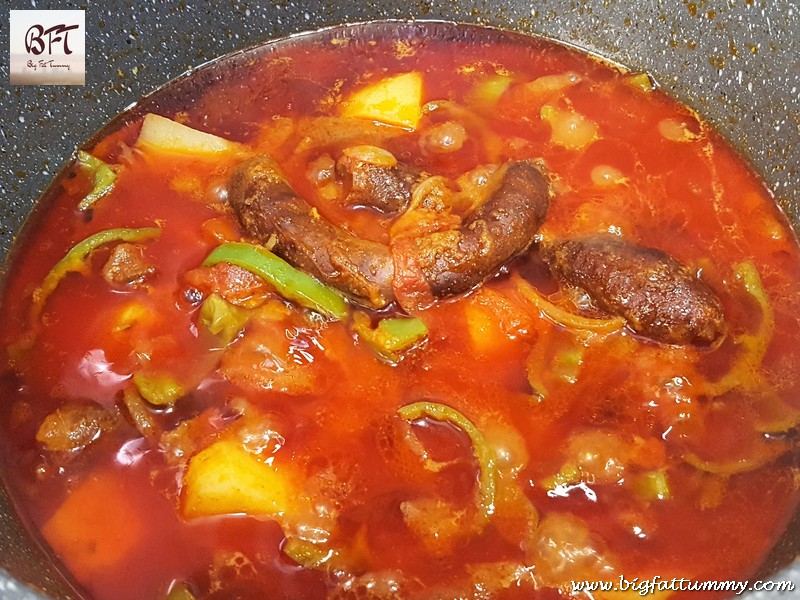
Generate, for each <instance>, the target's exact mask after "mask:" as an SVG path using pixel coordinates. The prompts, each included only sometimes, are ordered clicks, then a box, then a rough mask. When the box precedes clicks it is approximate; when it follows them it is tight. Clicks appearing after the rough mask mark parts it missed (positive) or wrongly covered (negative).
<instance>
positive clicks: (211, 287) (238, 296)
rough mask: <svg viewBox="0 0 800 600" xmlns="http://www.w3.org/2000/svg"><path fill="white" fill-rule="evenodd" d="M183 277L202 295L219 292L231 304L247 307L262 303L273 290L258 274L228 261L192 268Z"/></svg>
mask: <svg viewBox="0 0 800 600" xmlns="http://www.w3.org/2000/svg"><path fill="white" fill-rule="evenodd" d="M184 279H185V280H186V283H187V284H188V285H190V286H192V287H193V288H194V289H196V290H199V291H200V292H201V293H202V294H203V296H206V297H208V296H210V295H211V294H219V295H220V296H221V297H222V298H224V299H225V300H227V301H228V302H230V303H231V304H235V305H237V306H245V307H248V308H249V307H254V306H258V305H260V304H261V303H263V302H264V300H265V299H266V297H267V296H268V295H269V294H270V293H271V292H272V291H273V287H272V286H271V285H270V284H268V283H267V282H266V281H264V280H263V279H262V278H261V277H259V276H258V275H255V274H254V273H251V272H250V271H248V270H247V269H245V268H244V267H240V266H238V265H232V264H230V263H217V264H216V265H213V266H210V267H198V268H197V269H192V270H191V271H188V272H187V273H186V275H185V276H184Z"/></svg>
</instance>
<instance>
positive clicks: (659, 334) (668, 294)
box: [539, 234, 725, 345]
mask: <svg viewBox="0 0 800 600" xmlns="http://www.w3.org/2000/svg"><path fill="white" fill-rule="evenodd" d="M539 253H540V255H541V256H542V258H543V259H544V261H545V262H546V263H547V265H548V266H549V267H550V270H551V272H552V273H553V275H555V277H556V278H557V279H559V280H561V281H562V282H566V283H568V284H571V285H574V286H576V287H578V288H580V289H582V290H584V291H585V292H586V293H588V294H589V296H591V298H592V300H593V301H594V303H595V305H596V306H597V307H598V308H600V309H601V310H604V311H606V312H607V313H610V314H613V315H619V316H621V317H624V318H625V319H626V320H627V321H628V325H629V326H630V327H631V329H633V331H635V332H636V333H639V334H641V335H643V336H645V337H649V338H651V339H653V340H656V341H659V342H665V343H668V344H698V345H708V344H712V343H713V342H715V341H717V340H718V339H720V338H721V336H722V335H723V334H724V332H725V319H724V314H723V310H722V303H721V302H720V300H719V298H718V297H717V295H716V294H715V293H714V291H713V290H712V289H711V288H710V287H709V286H708V285H707V284H706V283H705V282H704V281H703V280H702V279H700V278H699V277H697V275H696V274H695V273H693V272H692V270H691V269H689V267H687V266H686V265H684V264H682V263H681V262H679V261H677V260H676V259H674V258H673V257H671V256H670V255H668V254H666V253H665V252H662V251H661V250H657V249H655V248H649V247H645V246H639V245H636V244H633V243H631V242H628V241H625V240H623V239H621V238H619V237H616V236H613V235H605V234H601V235H592V236H588V237H580V238H574V239H566V240H559V241H551V240H548V241H544V242H542V244H540V247H539Z"/></svg>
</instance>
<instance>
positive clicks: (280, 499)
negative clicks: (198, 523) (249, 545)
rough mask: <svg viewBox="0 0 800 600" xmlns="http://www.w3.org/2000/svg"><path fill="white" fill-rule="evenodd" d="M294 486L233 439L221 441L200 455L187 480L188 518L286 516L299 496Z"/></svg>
mask: <svg viewBox="0 0 800 600" xmlns="http://www.w3.org/2000/svg"><path fill="white" fill-rule="evenodd" d="M296 492H297V490H295V486H294V483H293V482H292V481H291V480H290V478H289V477H287V475H286V474H284V473H280V472H279V471H278V469H277V468H276V467H274V466H272V465H267V464H266V463H263V462H261V461H260V460H258V458H256V457H255V456H254V455H252V454H250V453H249V452H247V451H246V450H245V449H244V448H243V447H242V446H241V444H239V443H237V442H235V441H233V440H221V441H219V442H216V443H214V444H212V445H211V446H209V447H208V448H206V449H205V450H203V451H201V452H199V453H198V454H196V455H195V456H194V457H193V458H192V460H191V461H190V462H189V468H188V469H187V471H186V475H185V477H184V486H183V515H184V517H186V518H190V519H191V518H195V517H207V516H212V515H224V514H237V513H245V514H249V515H270V516H282V515H285V514H286V513H287V512H290V511H291V509H292V502H293V498H295V497H296V496H297V493H296Z"/></svg>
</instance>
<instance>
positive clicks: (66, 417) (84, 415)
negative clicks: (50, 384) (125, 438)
mask: <svg viewBox="0 0 800 600" xmlns="http://www.w3.org/2000/svg"><path fill="white" fill-rule="evenodd" d="M116 424H117V413H116V412H114V411H111V410H109V409H107V408H104V407H102V406H100V405H98V404H93V403H89V402H74V403H69V404H66V405H65V406H62V407H61V408H59V409H57V410H55V411H54V412H52V413H50V414H49V415H47V417H45V419H44V421H42V424H41V425H40V426H39V430H38V431H37V432H36V441H37V442H39V444H41V445H42V447H43V448H44V449H45V450H48V451H50V452H73V451H77V450H81V449H83V448H85V447H86V446H88V445H89V444H91V443H92V442H94V441H95V440H97V439H98V438H99V437H100V435H101V434H103V433H104V432H107V431H109V430H111V429H113V428H114V427H115V426H116Z"/></svg>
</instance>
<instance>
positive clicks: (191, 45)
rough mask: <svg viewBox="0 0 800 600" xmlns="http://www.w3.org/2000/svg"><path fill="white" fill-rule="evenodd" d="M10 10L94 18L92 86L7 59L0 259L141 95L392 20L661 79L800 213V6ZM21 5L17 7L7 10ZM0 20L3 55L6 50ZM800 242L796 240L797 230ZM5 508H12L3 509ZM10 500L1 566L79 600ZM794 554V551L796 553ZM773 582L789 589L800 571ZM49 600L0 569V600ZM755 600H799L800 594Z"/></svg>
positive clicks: (380, 4) (344, 0)
mask: <svg viewBox="0 0 800 600" xmlns="http://www.w3.org/2000/svg"><path fill="white" fill-rule="evenodd" d="M4 4H6V6H7V8H14V9H30V8H42V9H44V8H61V9H85V10H86V11H87V12H86V25H87V38H86V43H87V75H86V85H85V86H83V87H81V86H76V87H61V86H29V87H12V86H10V85H9V83H8V80H9V72H8V60H7V58H8V55H7V54H5V57H4V59H3V60H2V61H0V65H2V66H0V85H2V88H1V91H0V138H1V140H2V141H0V196H1V200H0V255H5V253H6V251H7V249H8V248H9V247H10V245H11V242H12V240H13V238H14V234H15V232H16V231H17V230H18V228H19V226H20V225H21V223H22V221H23V219H24V217H25V215H26V214H27V213H28V211H29V209H30V207H31V205H32V203H33V202H34V200H35V199H36V198H37V197H38V195H39V194H40V193H41V191H42V190H43V189H44V188H45V186H46V185H47V184H48V182H49V181H50V180H51V179H52V177H53V176H54V175H55V173H56V172H57V171H58V170H59V169H60V168H61V167H62V166H63V165H64V164H65V163H66V162H67V161H68V160H69V159H70V156H71V154H72V153H73V152H74V150H75V148H76V147H77V146H80V145H81V144H82V143H83V142H84V141H85V140H86V139H87V138H89V137H90V136H91V134H92V133H93V132H95V131H96V130H97V129H99V128H100V127H101V126H103V125H104V124H105V123H106V122H107V121H108V120H110V119H111V118H112V117H113V116H114V115H116V114H117V113H119V112H121V111H122V110H123V109H125V108H126V107H127V106H129V105H130V104H131V103H133V102H136V101H137V100H138V99H139V98H140V97H141V96H142V95H144V94H146V93H148V92H151V91H152V90H154V89H155V88H156V87H158V86H159V85H161V84H163V83H165V82H166V81H168V80H169V79H171V78H173V77H175V76H177V75H179V74H181V73H182V72H184V71H186V70H187V69H189V68H191V67H194V66H197V65H200V64H202V63H203V62H205V61H207V60H210V59H212V58H215V57H217V56H219V55H222V54H225V53H227V52H229V51H232V50H235V49H239V48H242V47H245V46H249V45H252V44H255V43H259V42H262V41H265V40H268V39H272V38H275V37H279V36H281V35H285V34H289V33H294V32H298V31H303V30H308V29H315V28H318V27H320V26H324V25H332V24H336V23H342V22H354V21H363V20H371V19H383V18H424V19H447V20H456V21H465V22H473V23H486V24H491V25H495V26H500V27H507V28H512V29H516V30H519V31H522V32H525V33H538V34H543V35H547V36H549V37H552V38H555V39H558V40H562V41H566V42H569V43H572V44H575V45H577V46H580V47H583V48H586V49H588V50H592V51H595V52H597V53H598V54H601V55H604V56H606V57H609V58H611V59H614V60H616V61H618V62H621V63H624V64H626V65H628V66H630V67H632V68H635V69H640V70H646V71H649V72H650V73H652V74H653V75H654V76H655V78H656V80H657V81H658V82H659V83H660V84H661V85H662V87H664V88H665V89H667V90H668V91H670V92H671V93H673V94H674V95H675V96H677V97H678V98H680V99H681V100H684V101H685V102H687V103H688V104H690V105H691V106H693V107H694V108H696V109H697V110H698V111H699V112H700V113H701V114H702V115H704V116H705V117H707V118H708V119H709V120H711V121H712V122H713V123H714V124H716V126H717V127H718V128H719V129H720V130H721V131H722V132H723V133H724V134H725V135H727V137H729V138H730V139H731V140H733V142H734V143H735V144H736V145H737V146H738V147H739V148H740V150H741V151H742V152H743V153H744V154H745V155H746V156H748V158H750V160H751V161H752V163H753V164H754V165H755V167H756V169H757V170H758V171H759V172H760V173H761V174H762V176H763V177H764V178H765V180H766V181H767V183H768V184H769V185H770V187H771V188H772V189H773V190H774V192H775V195H776V198H777V199H778V201H779V202H780V203H781V205H782V206H783V207H784V208H785V209H786V210H787V212H788V213H790V214H791V215H794V216H797V215H798V214H799V213H800V210H798V207H800V184H799V183H798V169H799V168H800V167H799V166H798V165H800V4H798V3H797V2H793V1H787V0H669V1H667V0H648V1H646V2H645V1H642V2H623V1H617V0H527V1H520V0H485V1H481V0H450V1H434V0H415V1H414V2H412V3H411V4H407V3H405V2H389V1H383V0H381V1H371V2H364V1H359V0H340V1H339V2H336V3H332V2H321V1H319V0H313V1H311V2H306V3H299V2H298V3H295V2H290V1H287V0H271V1H268V2H263V3H259V2H237V1H227V2H213V3H212V2H192V1H191V0H184V1H182V2H163V1H159V0H151V1H148V2H144V1H143V2H130V1H116V0H112V1H108V2H103V3H99V2H97V3H93V4H91V5H89V6H87V5H84V4H81V3H77V2H67V1H55V2H43V1H41V0H27V1H18V0H12V1H11V2H10V3H4ZM9 4H10V5H9ZM8 17H9V13H8V10H4V11H2V12H0V48H2V52H4V53H6V52H7V50H6V49H7V48H8V47H9V46H8V22H9V21H8ZM794 224H795V230H797V229H798V225H797V221H795V223H794ZM4 509H5V510H4ZM8 512H9V511H8V510H7V504H6V503H5V502H4V500H3V498H2V496H0V565H2V566H4V567H5V568H6V569H7V570H8V571H11V572H12V573H14V574H15V575H17V576H18V577H20V578H22V579H23V580H25V581H27V582H31V583H34V584H35V585H36V586H37V587H39V588H40V589H44V590H46V591H47V593H49V594H50V597H57V598H62V597H63V598H67V597H71V596H70V594H69V592H68V591H67V589H66V588H65V587H64V585H63V584H62V583H61V582H60V580H59V578H58V577H57V576H56V575H54V574H53V573H52V572H51V571H49V570H48V569H47V568H45V567H44V566H43V565H42V564H41V563H40V562H38V561H36V560H35V559H36V556H37V554H36V550H34V549H31V548H30V547H29V546H28V545H27V544H26V543H25V541H24V538H23V537H22V536H21V534H20V533H19V530H18V528H17V525H16V523H15V521H14V520H13V519H12V518H10V517H9V516H8ZM791 541H792V540H790V541H789V542H790V543H789V546H790V547H791V548H794V549H795V550H796V544H794V545H792V544H791ZM771 579H791V580H792V581H794V582H795V584H796V585H797V587H798V588H799V589H800V569H798V568H797V567H795V568H794V569H792V570H791V571H784V572H782V573H780V574H778V575H774V576H772V577H771ZM38 597H39V596H38V595H36V594H34V593H33V592H30V591H25V589H23V587H20V586H18V585H17V583H16V582H14V581H13V580H12V579H9V578H8V577H6V572H5V571H3V570H2V569H0V598H4V599H5V598H7V599H9V600H22V599H25V600H28V599H33V598H38ZM742 597H746V598H749V599H750V600H769V599H772V598H779V597H780V598H800V591H795V592H789V593H776V592H770V593H760V594H759V593H756V594H749V595H745V596H742Z"/></svg>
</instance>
